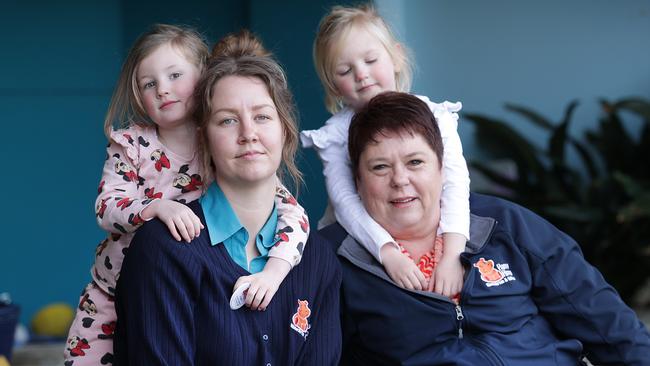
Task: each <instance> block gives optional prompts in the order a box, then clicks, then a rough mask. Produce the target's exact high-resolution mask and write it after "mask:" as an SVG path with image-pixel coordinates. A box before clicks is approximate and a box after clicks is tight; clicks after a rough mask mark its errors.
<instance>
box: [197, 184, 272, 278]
mask: <svg viewBox="0 0 650 366" xmlns="http://www.w3.org/2000/svg"><path fill="white" fill-rule="evenodd" d="M199 202H200V203H201V207H202V208H203V214H204V215H205V223H206V227H207V229H208V232H209V233H210V241H211V242H212V245H218V244H220V243H223V245H224V246H225V247H226V250H227V251H228V254H230V257H231V258H232V259H233V260H234V261H235V263H237V264H239V265H240V266H241V267H242V268H244V269H245V270H247V271H249V272H250V273H258V272H260V271H261V270H262V269H263V268H264V265H266V261H267V260H268V259H269V250H270V248H271V247H272V246H273V245H274V244H275V243H276V241H277V240H276V239H275V229H276V227H277V226H278V211H277V209H276V207H275V204H273V211H271V215H270V216H269V218H268V219H267V220H266V223H265V224H264V226H262V229H261V230H260V232H259V234H258V235H257V238H255V245H256V246H257V250H258V251H259V252H260V256H259V257H256V258H253V259H252V260H251V262H250V267H249V265H248V263H247V260H246V243H247V242H248V231H246V228H244V226H242V224H241V223H240V222H239V219H238V218H237V215H236V214H235V212H234V211H233V210H232V207H231V206H230V202H228V199H227V198H226V196H225V195H224V194H223V191H222V190H221V188H220V187H219V185H217V183H216V182H214V183H212V184H211V185H210V187H208V190H207V192H205V194H204V195H203V197H201V198H200V200H199Z"/></svg>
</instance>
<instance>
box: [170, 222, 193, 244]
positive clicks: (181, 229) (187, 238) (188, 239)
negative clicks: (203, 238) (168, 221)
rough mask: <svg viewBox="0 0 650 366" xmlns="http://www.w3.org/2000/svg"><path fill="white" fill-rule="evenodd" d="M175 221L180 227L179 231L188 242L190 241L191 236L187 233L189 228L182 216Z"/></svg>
mask: <svg viewBox="0 0 650 366" xmlns="http://www.w3.org/2000/svg"><path fill="white" fill-rule="evenodd" d="M174 223H175V224H176V229H178V233H179V234H180V235H181V237H182V238H183V240H185V241H186V242H188V243H189V242H190V236H189V234H188V233H187V228H186V227H185V223H184V222H183V219H182V218H180V217H176V218H175V219H174Z"/></svg>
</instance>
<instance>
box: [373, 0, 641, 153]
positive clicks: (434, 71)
mask: <svg viewBox="0 0 650 366" xmlns="http://www.w3.org/2000/svg"><path fill="white" fill-rule="evenodd" d="M377 3H378V4H379V7H380V9H381V10H382V12H383V13H384V14H385V15H386V16H387V17H388V18H390V19H391V20H392V21H393V23H394V24H395V28H396V30H397V31H398V32H399V33H400V34H401V35H402V39H403V40H404V42H405V44H406V45H407V46H409V47H410V48H411V49H412V50H413V53H414V54H415V59H416V63H417V66H418V69H419V70H418V71H419V72H418V73H417V76H416V78H415V83H414V87H413V91H414V92H416V93H421V94H425V95H428V96H429V97H431V98H432V99H433V100H451V101H456V100H460V101H462V102H463V107H464V108H463V109H464V111H471V112H478V113H482V114H490V115H493V116H496V117H503V118H505V119H508V120H510V121H513V122H514V123H516V124H518V125H519V126H525V127H526V128H527V129H526V130H525V131H523V132H524V133H525V134H526V135H528V136H531V137H533V138H541V137H542V135H541V131H537V130H535V129H530V128H529V127H530V125H529V124H519V123H518V122H520V121H519V120H518V119H517V118H516V116H514V115H512V114H508V113H507V112H505V111H504V109H503V104H504V103H505V102H511V103H516V104H520V105H524V106H528V107H531V108H534V109H536V110H538V111H540V112H541V113H543V114H544V115H546V116H548V117H550V118H552V119H554V120H556V121H559V120H560V118H561V117H562V114H563V111H564V108H565V107H566V105H567V104H568V103H569V101H570V100H572V99H578V100H579V101H580V103H581V104H580V106H579V107H578V109H577V111H576V113H575V116H574V125H573V126H572V128H573V130H572V133H574V134H576V136H577V135H578V134H580V133H582V131H583V130H584V128H586V127H589V126H592V125H593V124H594V123H595V122H596V121H597V116H598V105H597V99H598V98H601V97H603V98H608V99H616V98H621V97H626V96H632V95H636V96H643V97H645V98H650V42H648V36H649V35H650V2H648V1H647V0H629V1H608V0H573V1H560V0H550V1H517V0H499V1H453V0H437V1H426V0H399V1H397V0H378V1H377ZM459 131H460V134H461V138H462V140H463V144H464V148H465V152H466V155H468V156H469V157H470V158H472V157H478V156H477V155H478V154H477V153H478V152H477V151H476V150H475V149H474V145H475V144H474V140H473V138H474V136H473V134H472V133H473V129H472V128H471V125H470V124H469V123H465V124H464V123H462V120H461V123H460V125H459Z"/></svg>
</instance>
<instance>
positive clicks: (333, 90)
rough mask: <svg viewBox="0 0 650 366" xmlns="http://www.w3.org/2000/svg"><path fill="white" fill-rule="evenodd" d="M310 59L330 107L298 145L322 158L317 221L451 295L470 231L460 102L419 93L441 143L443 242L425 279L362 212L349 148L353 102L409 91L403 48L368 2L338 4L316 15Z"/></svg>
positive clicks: (393, 269) (415, 283)
mask: <svg viewBox="0 0 650 366" xmlns="http://www.w3.org/2000/svg"><path fill="white" fill-rule="evenodd" d="M314 63H315V66H316V71H317V72H318V76H319V77H320V79H321V82H322V83H323V87H324V89H325V94H326V97H325V103H326V106H327V109H328V110H329V111H330V112H331V113H332V114H333V116H332V117H331V118H330V119H328V120H327V121H326V122H325V125H324V126H323V127H321V128H320V129H318V130H312V131H303V132H302V133H301V141H302V144H303V146H304V147H313V148H314V149H316V151H317V153H318V154H319V156H320V158H321V160H322V162H323V174H324V175H325V184H326V187H327V193H328V195H329V199H330V206H329V207H328V213H326V214H325V217H323V219H322V220H321V222H320V225H321V226H323V225H325V224H328V223H331V222H332V221H334V219H335V220H336V221H338V222H339V223H340V224H341V225H342V226H343V227H344V228H345V229H346V231H347V232H348V233H350V234H351V235H352V236H353V237H354V238H355V239H357V240H358V241H359V242H361V243H362V244H363V245H364V246H365V247H366V249H367V250H368V251H369V252H370V253H372V255H373V256H374V257H375V258H376V259H377V260H378V261H379V262H380V263H382V264H383V265H384V267H385V269H386V272H388V274H389V275H390V277H391V278H392V279H393V280H394V281H395V282H396V283H397V284H398V285H399V286H401V287H403V288H408V289H411V290H429V291H435V292H436V293H439V294H442V295H444V296H449V297H452V296H454V295H456V294H458V293H459V292H460V290H461V288H462V285H463V269H462V266H461V263H460V260H459V255H460V253H462V252H463V251H464V249H465V242H466V240H468V239H469V173H468V170H467V165H466V163H465V158H464V157H463V150H462V145H461V142H460V137H459V136H458V132H457V123H458V114H457V112H458V111H459V110H460V109H461V104H460V102H457V103H450V102H443V103H441V104H437V103H433V102H431V101H430V100H429V99H428V98H427V97H423V96H420V98H421V99H422V100H424V101H425V102H426V103H427V104H428V105H429V107H430V108H431V111H432V112H433V114H434V116H435V118H436V121H437V122H438V126H439V128H440V132H441V135H442V139H443V144H444V157H443V166H444V168H443V169H444V177H445V181H444V183H443V193H442V200H441V201H442V218H441V221H440V231H441V232H442V234H443V238H444V242H445V246H444V254H443V257H442V259H441V261H440V263H439V264H438V266H437V267H436V270H435V272H434V274H433V276H432V277H431V280H429V281H427V280H425V278H424V275H423V274H422V272H421V271H420V270H419V269H418V268H417V266H416V265H415V263H414V261H413V260H411V259H409V258H408V257H406V256H405V255H403V254H402V253H401V252H400V250H399V246H398V245H397V243H396V242H395V240H394V239H393V238H392V237H391V235H390V234H388V232H387V231H386V230H385V229H384V228H383V227H381V226H380V225H379V224H377V223H376V222H375V221H374V220H373V219H372V218H371V217H370V216H369V215H368V213H367V212H366V210H365V208H364V207H363V205H362V203H361V200H360V198H359V195H358V194H357V191H356V187H355V182H354V180H353V177H352V172H351V170H350V158H349V155H348V149H347V144H348V127H349V125H350V120H351V119H352V116H353V115H354V112H355V110H358V109H359V108H361V107H363V106H364V105H365V104H366V103H368V101H369V100H370V99H372V97H374V96H375V95H377V94H379V93H381V92H384V91H401V92H408V91H409V89H410V84H411V75H412V74H411V67H410V60H409V58H408V52H407V50H406V49H405V47H404V46H402V45H401V44H400V43H398V42H397V40H396V38H395V37H394V36H393V33H392V32H391V30H390V28H389V27H388V25H387V24H386V23H385V22H384V20H383V19H382V18H381V17H380V16H379V15H378V14H377V12H376V10H375V9H374V8H373V7H372V6H370V5H361V6H358V7H342V6H336V7H334V8H332V10H331V11H330V13H329V14H327V15H326V16H325V17H324V18H323V19H322V20H321V23H320V26H319V30H318V34H317V36H316V40H315V41H314ZM405 184H408V182H406V183H405ZM395 204H396V205H399V204H408V202H396V203H395ZM332 208H333V211H334V217H332V212H331V211H332V210H331V209H332ZM415 260H416V261H417V260H418V258H415Z"/></svg>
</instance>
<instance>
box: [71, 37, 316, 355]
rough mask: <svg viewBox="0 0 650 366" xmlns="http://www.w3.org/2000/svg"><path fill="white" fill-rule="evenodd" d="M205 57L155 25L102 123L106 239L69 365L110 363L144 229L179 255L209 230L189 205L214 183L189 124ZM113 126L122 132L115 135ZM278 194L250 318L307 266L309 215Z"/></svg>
mask: <svg viewBox="0 0 650 366" xmlns="http://www.w3.org/2000/svg"><path fill="white" fill-rule="evenodd" d="M207 57H208V48H207V45H206V44H205V42H204V41H203V39H202V37H201V36H200V35H199V34H198V33H196V32H195V31H193V30H191V29H187V28H182V27H177V26H172V25H156V26H154V27H153V28H152V29H151V30H150V31H149V32H147V33H145V34H143V35H141V36H140V38H138V40H136V42H135V44H134V46H133V47H132V48H131V50H130V51H129V54H128V56H127V59H126V61H125V63H124V65H123V66H122V71H121V74H120V78H119V80H118V82H117V85H116V88H115V91H114V92H113V97H112V99H111V104H110V107H109V109H108V112H107V115H106V120H105V126H104V127H105V130H106V134H107V136H108V139H109V144H108V148H107V155H106V161H105V163H104V169H103V172H102V179H101V182H100V185H99V189H98V197H97V201H96V215H97V221H98V222H99V225H100V226H101V227H102V228H103V229H104V230H106V231H107V232H108V237H107V238H106V239H105V240H104V241H102V242H101V243H100V244H99V246H98V247H97V250H96V255H95V264H94V265H93V267H92V270H91V274H92V281H91V282H90V283H89V284H88V285H87V286H86V288H85V289H84V291H83V293H82V294H81V298H80V301H79V306H78V309H77V313H76V316H75V319H74V322H73V324H72V326H71V328H70V331H69V334H68V339H67V344H66V347H65V365H75V366H77V365H110V364H112V363H113V333H114V330H115V322H116V320H117V317H116V314H115V307H114V303H113V295H114V291H115V286H116V283H117V280H118V278H119V275H120V268H121V267H122V260H123V259H124V256H125V255H126V253H127V251H128V247H129V244H130V242H131V239H132V238H133V235H134V233H135V231H136V230H137V229H138V227H140V225H142V224H143V223H144V222H145V221H148V220H151V219H153V218H158V219H159V220H161V221H162V222H164V223H165V224H166V225H167V227H168V228H169V230H170V232H171V234H172V236H174V238H176V240H178V241H179V245H183V244H184V243H182V242H190V241H191V240H192V239H193V238H194V237H196V236H198V235H200V232H201V229H203V225H202V224H201V221H200V220H199V218H198V217H197V216H196V215H195V214H194V213H193V212H192V210H191V209H189V208H188V207H187V206H185V205H184V203H186V202H191V201H194V200H196V199H198V198H199V197H200V196H201V193H202V192H203V189H204V187H207V186H208V185H209V183H210V182H206V181H205V179H206V177H205V175H204V172H203V171H202V170H203V168H202V165H201V162H202V159H201V157H200V156H199V154H198V151H199V150H198V149H197V143H196V126H195V124H194V120H193V118H192V105H193V93H194V86H195V84H196V82H197V80H198V79H199V76H200V75H201V72H202V71H203V67H204V65H205V62H206V60H207ZM115 121H118V123H120V125H119V126H118V127H119V129H117V130H115V129H114V123H115ZM278 182H279V181H278ZM276 192H277V193H276V202H275V204H276V205H277V209H278V226H277V229H278V230H277V234H276V240H277V243H276V244H275V246H274V247H273V248H272V249H271V251H270V252H269V260H268V262H267V264H266V266H265V267H264V270H263V271H262V272H259V273H256V274H253V275H250V276H245V280H246V282H250V283H251V286H250V288H249V294H248V296H247V298H248V299H252V300H251V301H250V302H247V305H248V306H249V307H250V308H251V309H252V310H264V309H265V308H266V307H267V306H268V305H269V302H270V301H271V299H272V298H273V296H274V295H275V292H276V290H277V289H278V287H279V285H280V283H281V282H282V281H283V280H284V278H285V277H286V275H287V274H288V272H289V271H290V270H291V268H293V266H295V265H296V264H298V263H299V262H300V259H301V256H302V250H303V247H304V243H305V242H306V241H307V236H308V234H309V223H308V220H307V216H306V214H305V211H304V210H303V208H302V207H301V206H299V205H298V204H297V202H296V200H295V198H294V197H293V196H292V195H291V194H290V193H289V191H288V190H287V189H285V188H284V187H283V186H282V185H281V184H280V183H278V188H277V190H276ZM224 301H225V302H227V301H228V299H224Z"/></svg>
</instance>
